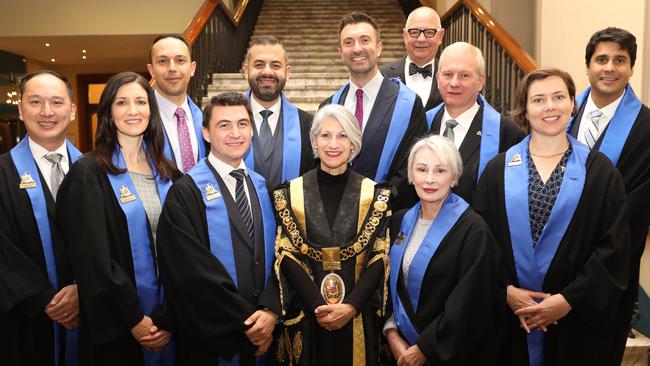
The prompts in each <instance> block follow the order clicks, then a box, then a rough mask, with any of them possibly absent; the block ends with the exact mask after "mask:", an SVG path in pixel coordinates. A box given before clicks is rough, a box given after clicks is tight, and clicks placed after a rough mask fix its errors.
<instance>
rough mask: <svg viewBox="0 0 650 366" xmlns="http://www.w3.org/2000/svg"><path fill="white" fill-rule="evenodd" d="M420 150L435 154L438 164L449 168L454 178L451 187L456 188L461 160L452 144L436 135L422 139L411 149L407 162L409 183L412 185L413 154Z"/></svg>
mask: <svg viewBox="0 0 650 366" xmlns="http://www.w3.org/2000/svg"><path fill="white" fill-rule="evenodd" d="M422 149H429V150H431V152H433V153H434V154H436V156H437V157H438V160H440V163H441V164H442V165H444V166H446V167H447V168H449V170H450V171H451V174H452V175H453V177H454V182H453V184H452V185H451V186H452V187H454V186H456V184H458V178H460V176H461V174H463V159H462V158H461V157H460V153H459V152H458V149H457V148H456V145H454V143H453V142H451V141H450V140H449V139H448V138H446V137H442V136H438V135H429V136H426V137H423V138H421V139H420V140H418V141H417V142H416V143H415V144H414V145H413V147H412V148H411V152H410V153H409V160H408V180H409V183H411V184H412V183H413V160H415V154H417V152H418V151H420V150H422Z"/></svg>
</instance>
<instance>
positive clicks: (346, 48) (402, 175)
mask: <svg viewBox="0 0 650 366" xmlns="http://www.w3.org/2000/svg"><path fill="white" fill-rule="evenodd" d="M381 50H382V44H381V41H380V34H379V26H378V25H377V23H376V22H375V20H374V19H373V18H371V17H370V16H368V15H367V14H365V13H360V12H353V13H350V14H348V15H345V16H344V17H343V19H341V23H340V25H339V54H340V55H341V59H342V60H343V63H344V64H345V66H346V67H347V68H348V70H349V72H350V82H349V83H348V84H346V85H344V86H343V87H342V88H341V89H339V91H338V92H336V94H334V95H333V96H332V97H330V98H328V99H327V100H325V101H324V102H323V103H321V106H323V105H325V104H330V103H336V104H341V105H343V106H345V107H346V108H347V109H348V110H350V112H352V113H353V114H354V115H355V116H356V117H357V121H358V122H359V129H360V130H361V133H362V144H361V146H362V148H361V151H360V152H359V155H358V157H357V158H356V160H355V161H354V162H353V163H352V169H353V170H355V171H356V172H357V173H359V174H361V175H363V176H366V177H368V178H370V179H373V180H374V181H375V182H378V183H381V182H388V183H389V184H391V185H393V187H395V189H396V193H397V199H396V201H395V202H394V203H393V208H394V209H399V208H405V207H410V206H411V205H413V204H414V203H415V201H416V200H417V196H416V195H415V190H414V189H413V187H412V186H411V185H409V184H408V180H407V179H406V176H407V169H406V163H407V158H408V152H409V150H410V148H411V145H413V142H414V141H415V140H416V139H417V138H418V137H420V136H423V135H424V134H426V132H427V125H426V119H425V115H424V107H423V106H422V102H421V100H420V97H419V96H417V94H415V93H414V92H413V91H411V90H410V89H409V88H408V87H406V85H404V84H402V83H401V82H400V81H399V80H397V79H389V78H385V77H384V76H383V75H382V74H381V73H380V72H379V68H378V67H377V59H378V58H379V56H381Z"/></svg>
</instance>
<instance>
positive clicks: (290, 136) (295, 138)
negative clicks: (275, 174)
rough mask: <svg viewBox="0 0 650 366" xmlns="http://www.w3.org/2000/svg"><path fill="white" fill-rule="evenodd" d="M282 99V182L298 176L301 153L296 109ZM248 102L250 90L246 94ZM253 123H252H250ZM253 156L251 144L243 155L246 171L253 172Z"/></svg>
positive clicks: (298, 119)
mask: <svg viewBox="0 0 650 366" xmlns="http://www.w3.org/2000/svg"><path fill="white" fill-rule="evenodd" d="M281 97H282V102H281V103H282V182H285V181H288V180H292V179H294V178H298V176H300V159H301V152H302V139H301V137H300V116H299V114H298V108H296V106H295V105H293V104H291V103H289V101H288V100H287V98H286V97H285V95H284V92H282V94H281ZM246 98H248V99H249V100H250V98H251V92H250V90H249V91H247V92H246ZM251 123H254V121H251ZM254 157H255V155H254V151H253V144H251V146H250V148H249V149H248V151H247V152H246V155H244V163H245V164H246V167H247V168H248V170H249V171H250V170H255V158H254Z"/></svg>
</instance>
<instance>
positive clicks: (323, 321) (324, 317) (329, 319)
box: [314, 304, 357, 330]
mask: <svg viewBox="0 0 650 366" xmlns="http://www.w3.org/2000/svg"><path fill="white" fill-rule="evenodd" d="M314 314H315V315H316V321H317V322H318V325H320V326H321V327H323V328H325V329H327V330H338V329H341V328H343V326H345V325H346V324H347V323H348V322H349V321H350V320H352V318H354V316H355V315H357V309H355V308H354V306H352V305H350V304H333V305H321V306H319V307H317V308H316V310H315V311H314Z"/></svg>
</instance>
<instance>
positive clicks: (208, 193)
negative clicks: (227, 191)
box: [205, 183, 221, 201]
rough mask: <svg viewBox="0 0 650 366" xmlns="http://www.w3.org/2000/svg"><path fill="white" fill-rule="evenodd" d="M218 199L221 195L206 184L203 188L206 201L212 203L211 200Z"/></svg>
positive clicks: (210, 185)
mask: <svg viewBox="0 0 650 366" xmlns="http://www.w3.org/2000/svg"><path fill="white" fill-rule="evenodd" d="M219 197H221V193H219V191H217V190H216V189H214V187H213V186H212V184H210V183H208V184H207V185H206V186H205V199H206V200H208V201H212V200H214V199H217V198H219Z"/></svg>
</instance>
